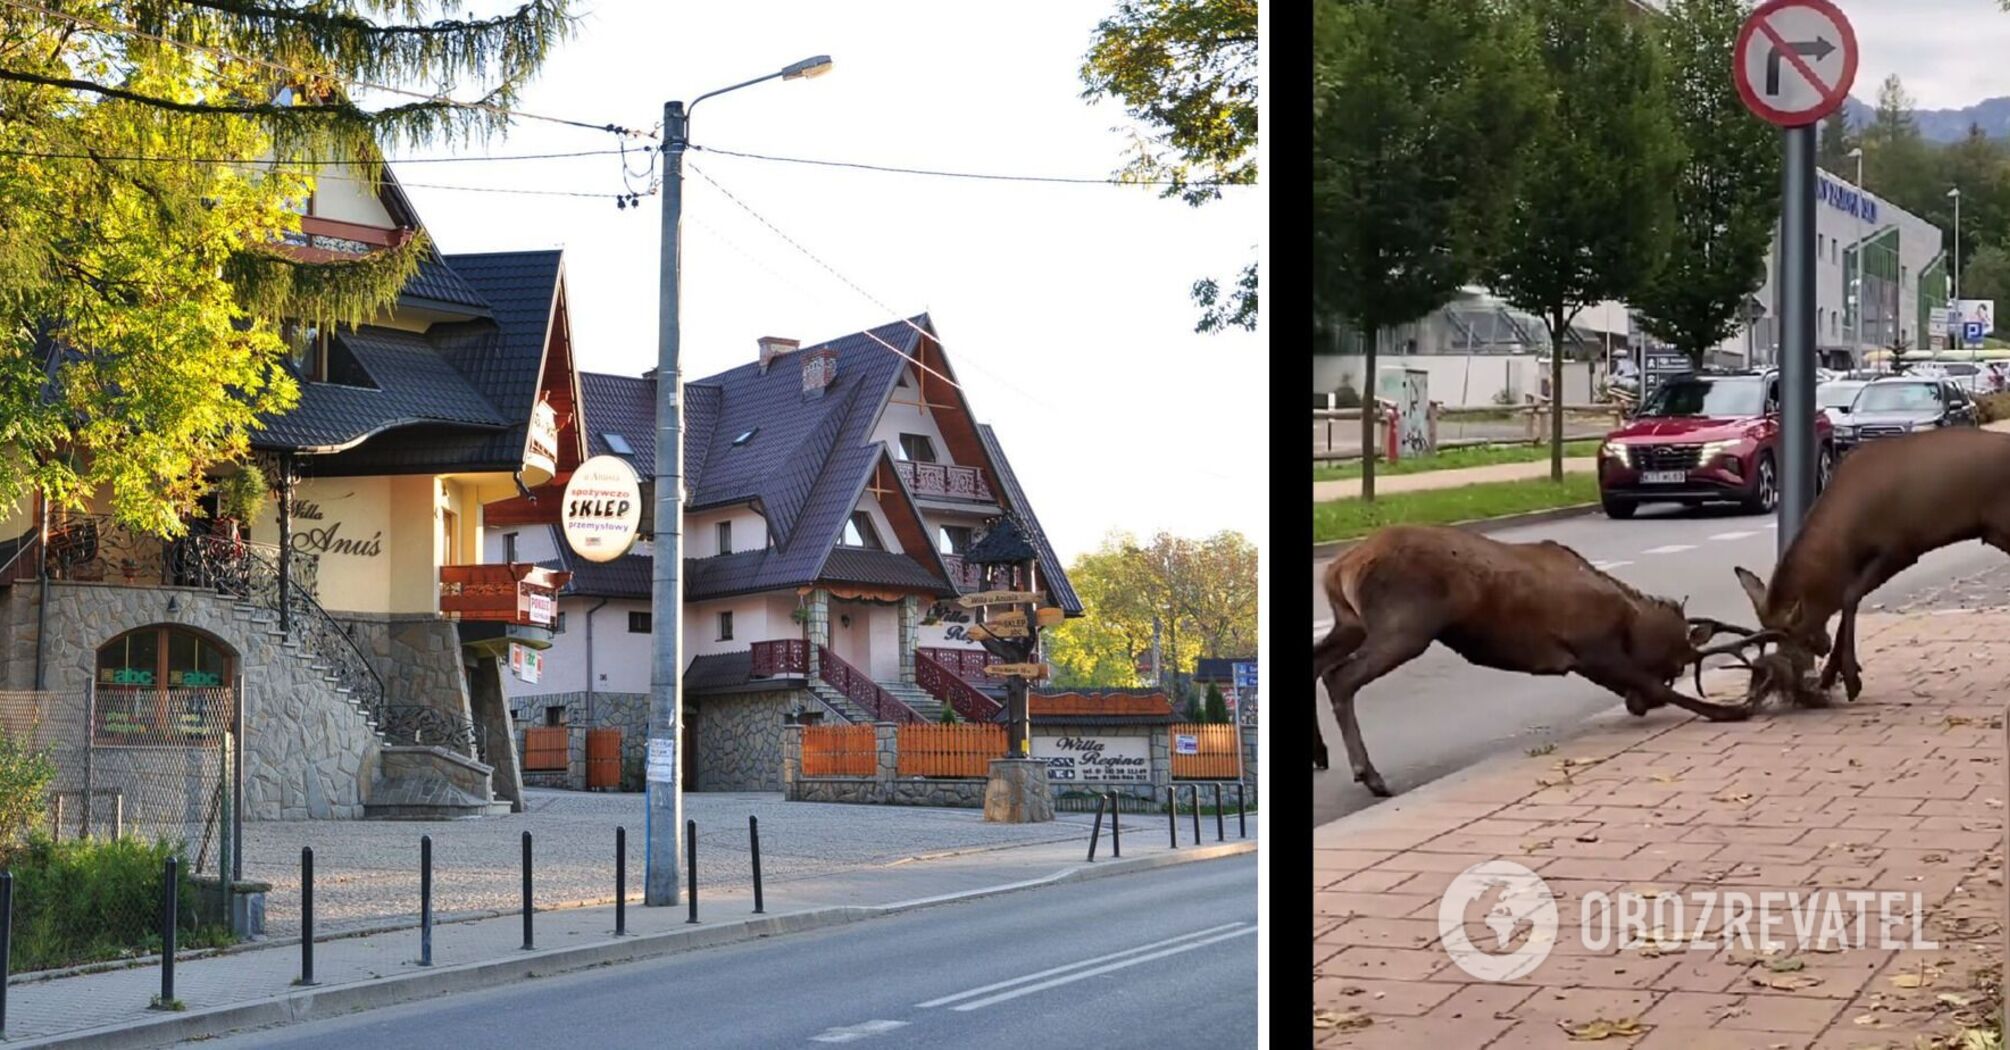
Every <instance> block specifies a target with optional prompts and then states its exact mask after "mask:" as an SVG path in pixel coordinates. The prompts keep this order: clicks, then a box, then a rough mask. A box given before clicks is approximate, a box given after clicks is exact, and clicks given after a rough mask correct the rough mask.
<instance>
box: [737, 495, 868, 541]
mask: <svg viewBox="0 0 2010 1050" xmlns="http://www.w3.org/2000/svg"><path fill="white" fill-rule="evenodd" d="M852 509H853V510H862V511H865V512H866V513H867V514H870V515H872V527H873V528H874V529H876V530H878V532H879V542H880V545H881V546H883V547H885V548H886V549H887V550H890V551H892V552H893V553H895V554H904V553H906V552H905V551H903V550H902V549H901V546H900V537H899V536H896V535H894V534H893V523H892V522H890V521H888V520H887V518H886V511H885V510H883V509H882V508H881V507H880V505H879V497H878V496H875V495H873V494H872V493H870V492H862V493H860V494H859V497H858V505H857V506H856V507H853V508H852ZM734 542H736V543H737V542H739V541H738V540H737V539H735V540H734ZM838 542H839V543H843V542H844V536H843V534H842V533H840V534H839V536H838Z"/></svg>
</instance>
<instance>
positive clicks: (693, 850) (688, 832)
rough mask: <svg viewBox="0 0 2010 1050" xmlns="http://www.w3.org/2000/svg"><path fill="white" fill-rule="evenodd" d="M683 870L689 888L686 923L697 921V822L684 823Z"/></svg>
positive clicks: (688, 821)
mask: <svg viewBox="0 0 2010 1050" xmlns="http://www.w3.org/2000/svg"><path fill="white" fill-rule="evenodd" d="M684 870H685V871H686V872H687V873H688V877H687V878H686V880H685V881H686V882H688V883H689V884H690V887H691V917H690V918H688V919H685V920H684V921H685V922H687V923H692V922H697V921H698V822H697V821H695V820H687V821H685V822H684Z"/></svg>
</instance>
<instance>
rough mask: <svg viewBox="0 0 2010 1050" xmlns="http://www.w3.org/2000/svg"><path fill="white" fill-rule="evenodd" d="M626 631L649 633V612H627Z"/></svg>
mask: <svg viewBox="0 0 2010 1050" xmlns="http://www.w3.org/2000/svg"><path fill="white" fill-rule="evenodd" d="M628 633H629V634H648V633H649V614H648V613H646V612H632V613H629V614H628Z"/></svg>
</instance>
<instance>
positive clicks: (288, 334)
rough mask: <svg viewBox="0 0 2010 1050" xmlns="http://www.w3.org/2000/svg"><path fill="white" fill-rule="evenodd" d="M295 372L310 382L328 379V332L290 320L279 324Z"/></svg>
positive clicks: (288, 359)
mask: <svg viewBox="0 0 2010 1050" xmlns="http://www.w3.org/2000/svg"><path fill="white" fill-rule="evenodd" d="M279 337H280V338H281V339H284V340H285V341H286V360H287V363H289V364H291V365H292V366H293V374H294V375H296V376H299V377H300V378H301V379H303V380H306V381H307V382H309V383H325V382H327V381H328V333H327V332H326V331H324V330H322V329H321V328H319V327H317V326H315V325H304V324H301V323H299V322H297V321H288V322H286V323H285V324H283V325H280V326H279Z"/></svg>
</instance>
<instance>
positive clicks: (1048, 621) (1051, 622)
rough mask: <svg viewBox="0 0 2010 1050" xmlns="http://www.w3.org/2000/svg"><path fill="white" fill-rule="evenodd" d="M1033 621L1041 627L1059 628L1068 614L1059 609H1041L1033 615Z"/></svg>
mask: <svg viewBox="0 0 2010 1050" xmlns="http://www.w3.org/2000/svg"><path fill="white" fill-rule="evenodd" d="M1034 618H1035V621H1036V622H1037V623H1039V625H1040V626H1042V627H1059V626H1061V621H1063V620H1066V619H1067V618H1068V614H1067V613H1065V612H1063V611H1061V610H1060V609H1041V610H1039V611H1038V612H1037V613H1035V614H1034Z"/></svg>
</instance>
